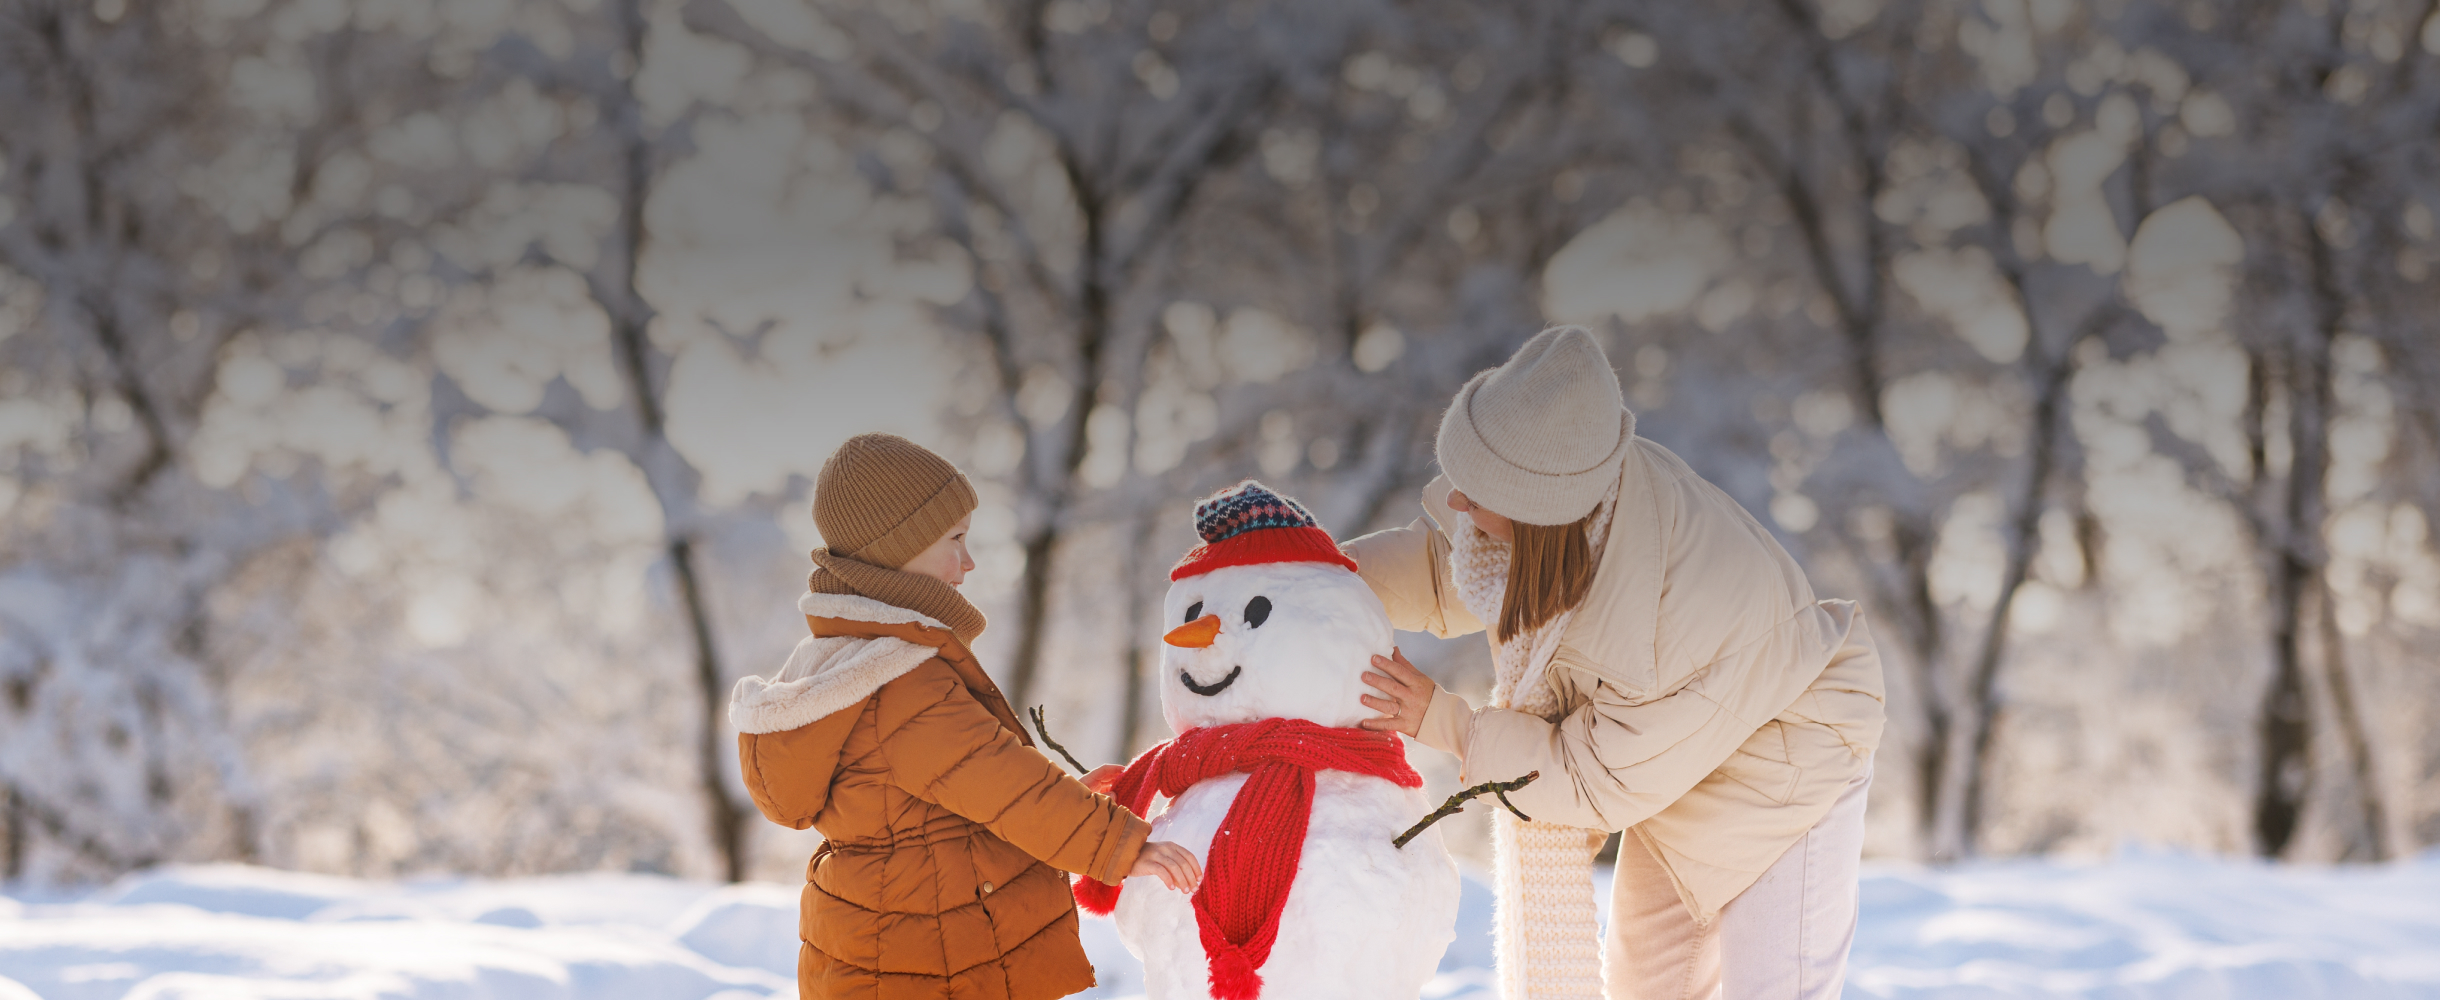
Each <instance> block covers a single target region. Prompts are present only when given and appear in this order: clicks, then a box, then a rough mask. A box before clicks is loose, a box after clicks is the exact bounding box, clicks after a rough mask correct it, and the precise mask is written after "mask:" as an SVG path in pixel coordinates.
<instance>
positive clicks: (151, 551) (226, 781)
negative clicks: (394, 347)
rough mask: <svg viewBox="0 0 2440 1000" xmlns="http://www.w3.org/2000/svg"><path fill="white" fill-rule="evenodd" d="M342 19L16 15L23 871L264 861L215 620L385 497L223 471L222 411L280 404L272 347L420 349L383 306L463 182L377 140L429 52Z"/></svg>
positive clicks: (9, 137)
mask: <svg viewBox="0 0 2440 1000" xmlns="http://www.w3.org/2000/svg"><path fill="white" fill-rule="evenodd" d="M328 13H331V12H330V11H326V10H323V9H321V8H315V7H312V6H310V5H299V4H274V5H269V6H262V7H260V8H259V9H256V10H251V11H247V12H241V13H238V14H235V15H230V14H226V13H222V12H217V11H214V10H211V9H208V8H206V7H204V6H200V5H192V4H171V3H163V4H124V3H95V4H86V3H68V2H54V0H22V2H12V3H8V4H6V5H5V6H0V46H5V49H6V52H7V56H6V58H5V59H0V93H4V94H5V95H6V98H5V100H4V101H0V104H4V105H5V108H4V109H0V135H5V136H6V138H5V139H4V140H0V280H5V282H6V290H5V292H4V293H0V295H4V297H5V298H4V301H5V308H6V310H7V312H6V314H5V315H6V320H5V321H4V322H5V325H0V354H4V355H5V358H6V370H5V374H4V375H0V377H4V378H5V379H6V380H7V382H8V384H7V386H6V387H5V388H6V394H7V396H8V397H9V402H8V404H7V405H8V407H9V408H10V413H11V420H10V421H9V428H10V431H9V439H8V442H7V453H8V459H7V461H8V463H9V466H8V468H9V475H8V479H7V481H6V486H5V488H4V489H5V496H6V506H7V508H8V509H9V511H10V515H9V518H8V522H7V524H8V527H7V529H6V531H5V533H4V534H0V547H4V548H0V551H5V555H0V578H4V579H5V580H6V581H7V583H6V594H7V596H6V598H5V601H0V678H4V680H0V685H4V686H5V690H6V691H7V698H6V704H5V706H0V711H4V712H6V713H7V714H8V717H9V719H10V722H9V724H8V726H7V727H6V728H5V732H6V737H5V739H0V800H5V801H4V802H0V805H4V806H5V815H6V831H5V838H4V839H5V841H6V844H7V861H8V867H7V874H9V875H18V874H24V873H27V872H39V873H45V874H50V875H54V876H56V875H59V874H64V873H76V872H82V873H92V872H108V871H116V870H121V869H125V868H128V867H133V866H138V865H143V864H148V863H153V862H157V861H163V860H169V859H174V858H195V857H221V856H230V857H240V858H245V857H253V856H255V855H256V852H257V849H258V846H259V837H260V830H259V825H258V814H259V812H260V810H261V809H262V808H263V806H264V801H263V796H264V794H265V792H264V789H262V788H261V787H260V786H259V785H258V784H257V783H256V782H255V781H254V780H253V777H252V775H251V774H250V773H249V767H248V764H247V760H246V759H245V754H244V748H243V746H242V743H241V741H240V739H239V738H238V734H237V733H236V732H234V731H233V726H232V720H231V715H232V708H231V706H230V704H229V703H228V700H227V694H228V690H229V687H230V685H231V683H232V682H233V680H234V679H235V674H236V672H237V670H238V667H239V665H238V664H237V663H236V662H234V661H233V660H232V659H231V658H230V657H229V656H228V655H227V654H226V651H225V650H224V649H223V648H222V647H221V643H220V637H219V636H218V635H216V632H215V629H216V626H217V624H218V623H219V620H220V619H219V615H218V614H217V612H216V609H215V607H214V602H215V600H216V599H217V598H218V597H219V596H220V592H221V590H222V588H223V587H224V585H226V584H228V583H229V582H230V581H231V580H233V579H235V578H236V577H238V576H240V575H242V574H244V573H246V572H247V571H248V569H249V567H250V566H251V565H253V564H254V562H255V561H256V560H257V559H258V558H259V557H261V556H262V555H264V554H265V553H267V552H269V551H272V550H273V549H275V548H276V547H278V546H279V545H281V544H283V543H284V542H286V541H288V540H290V539H295V538H313V537H317V536H326V535H327V534H328V533H329V532H330V531H332V530H333V529H334V527H335V526H336V525H338V524H340V523H342V522H344V521H345V519H346V518H347V517H348V516H349V515H350V514H351V512H352V511H354V510H356V509H359V507H360V505H361V504H362V503H363V501H364V496H365V494H364V490H365V489H367V488H369V487H370V486H371V484H367V483H364V482H361V481H351V479H350V477H347V476H345V475H327V476H326V475H322V474H319V471H318V470H314V469H306V468H298V467H294V466H291V467H289V468H287V469H284V470H275V469H268V468H266V469H261V470H249V469H246V468H243V467H238V468H231V467H230V464H229V463H228V462H225V461H222V460H221V459H222V458H223V457H224V456H223V455H221V454H219V453H217V452H216V451H215V448H216V446H217V444H218V442H217V441H216V440H215V439H214V438H212V436H211V435H210V434H209V433H208V432H207V427H208V424H209V420H208V416H209V413H210V411H211V410H212V409H213V408H214V407H215V406H217V405H218V403H219V401H220V400H222V399H225V398H227V397H228V396H229V395H231V394H246V393H255V394H263V393H277V392H279V391H280V390H281V383H282V381H283V380H284V379H285V378H286V377H287V375H286V373H283V372H282V371H280V370H279V369H278V368H277V367H276V366H275V367H272V368H269V369H264V368H262V367H260V366H246V365H239V364H237V363H236V361H235V360H234V359H236V358H237V357H238V356H239V355H241V354H247V353H250V352H251V351H252V349H253V347H254V346H256V345H257V344H258V343H259V341H258V339H257V338H259V337H263V336H276V333H275V331H279V330H283V329H289V328H293V327H296V326H302V325H315V326H323V327H326V328H334V329H350V330H362V331H368V332H372V333H379V332H380V331H383V330H385V329H387V330H390V331H391V332H392V333H399V332H400V331H399V328H398V327H396V326H394V325H393V324H392V321H393V320H394V319H395V318H396V316H397V310H396V309H395V308H394V306H393V305H392V301H391V300H390V299H389V298H386V297H385V296H383V295H381V294H377V293H375V292H374V291H373V289H375V288H378V289H380V290H381V291H383V292H390V293H397V292H399V291H400V288H401V286H400V282H401V281H402V278H401V275H400V269H398V268H396V267H394V266H392V263H391V260H390V253H391V251H392V250H393V248H395V247H397V246H399V245H401V242H402V240H403V238H404V237H405V236H406V234H407V233H408V232H409V230H410V227H411V226H412V225H414V224H415V223H416V222H417V221H419V220H420V219H421V218H428V217H430V216H431V215H432V214H433V213H435V212H445V211H447V210H448V209H449V208H450V205H451V202H450V201H449V199H450V197H451V196H453V195H454V194H457V193H459V192H458V191H457V190H456V189H454V188H452V187H451V186H449V185H447V184H444V183H438V182H437V181H436V180H435V179H433V178H430V177H428V176H427V175H426V173H425V172H424V171H423V170H421V169H420V167H421V164H418V163H416V162H414V161H413V160H412V159H411V158H410V159H407V160H405V161H400V160H396V159H385V158H383V157H382V156H380V155H379V154H378V153H377V152H376V151H375V147H376V146H378V145H380V144H381V143H382V142H383V141H385V140H392V141H399V142H406V143H411V141H412V140H411V138H408V137H406V136H403V135H402V134H401V133H399V132H385V131H384V129H385V128H397V127H399V126H400V124H401V123H402V122H408V121H410V120H412V119H413V118H414V117H415V116H416V115H418V114H420V113H423V112H425V111H426V110H427V106H426V102H427V101H429V100H431V99H432V98H434V97H435V96H436V95H438V94H440V93H442V92H444V91H445V90H446V89H447V88H446V87H443V86H441V85H440V81H439V80H438V79H437V78H436V76H435V75H434V72H433V70H432V69H430V68H429V64H428V57H429V56H430V55H431V50H430V47H429V46H428V45H426V44H423V43H421V42H419V41H417V40H414V39H408V38H402V37H398V36H395V35H393V34H391V33H388V32H386V31H384V30H381V28H380V26H378V25H372V24H366V23H360V22H357V21H355V20H353V19H351V18H349V17H348V16H347V13H346V11H344V10H339V11H337V12H336V13H337V14H338V15H339V16H338V17H337V18H336V19H333V18H330V17H327V16H325V15H326V14H328ZM419 197H420V198H421V199H423V200H421V201H419V200H418V199H419ZM410 297H411V296H410Z"/></svg>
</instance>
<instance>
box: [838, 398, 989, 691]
mask: <svg viewBox="0 0 2440 1000" xmlns="http://www.w3.org/2000/svg"><path fill="white" fill-rule="evenodd" d="M974 507H975V496H974V485H973V484H972V483H969V482H967V481H966V475H965V473H962V472H959V471H957V467H956V466H954V465H950V464H949V461H948V460H947V459H944V458H942V457H940V456H939V455H935V454H933V453H932V452H931V451H930V450H928V449H926V448H925V447H924V446H922V445H919V444H916V443H915V442H913V441H909V440H907V439H905V438H902V437H899V436H897V435H895V434H859V435H856V436H855V437H852V438H848V439H847V443H845V444H842V445H840V446H839V450H838V451H835V452H832V453H831V455H830V459H829V460H828V461H826V462H823V463H822V471H821V474H820V475H819V476H818V477H816V478H815V479H814V483H813V527H814V530H816V531H819V532H821V533H822V541H823V542H824V543H826V544H825V545H824V546H823V547H822V548H818V549H815V550H813V563H814V570H813V575H812V576H811V577H810V578H808V579H807V580H806V581H805V587H806V589H808V590H811V591H813V592H814V593H817V594H855V595H858V596H861V597H869V598H872V599H873V600H876V601H880V602H881V603H883V604H888V605H892V606H895V607H901V608H906V609H908V610H910V611H916V612H921V613H923V614H926V615H930V616H932V617H933V618H935V619H938V620H939V621H940V622H941V624H944V625H947V626H949V630H950V631H952V632H955V633H957V637H958V638H959V639H960V640H962V641H964V642H967V643H969V644H971V643H973V642H974V638H975V636H978V635H981V634H982V633H983V626H984V625H985V624H987V623H986V622H985V620H984V618H983V613H982V612H981V611H979V610H977V609H976V608H975V606H974V605H973V604H971V603H969V602H968V601H967V600H966V598H965V595H963V594H960V593H958V592H957V588H955V587H952V586H950V585H948V584H947V583H943V582H941V581H940V580H936V579H934V578H932V577H928V576H924V575H922V574H920V573H906V572H901V571H900V570H899V569H898V567H900V566H903V565H906V562H907V560H909V559H913V558H915V557H916V556H918V555H921V554H922V553H923V550H925V549H927V548H930V547H932V543H934V542H937V541H940V539H941V537H942V536H944V535H947V534H948V533H949V529H950V528H952V527H955V526H956V525H957V520H958V518H961V517H964V516H966V515H967V514H968V513H971V512H972V511H973V510H974Z"/></svg>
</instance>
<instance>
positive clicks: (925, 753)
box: [729, 594, 1151, 1000]
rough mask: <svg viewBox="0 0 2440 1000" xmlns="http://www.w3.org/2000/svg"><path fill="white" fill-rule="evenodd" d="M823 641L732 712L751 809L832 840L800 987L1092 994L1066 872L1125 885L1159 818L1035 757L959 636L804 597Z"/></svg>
mask: <svg viewBox="0 0 2440 1000" xmlns="http://www.w3.org/2000/svg"><path fill="white" fill-rule="evenodd" d="M799 607H800V608H801V609H802V610H803V611H804V612H805V616H806V620H807V622H808V623H809V624H811V625H812V627H813V635H812V636H811V637H809V638H807V639H806V640H805V641H804V642H802V643H800V644H798V646H797V649H796V651H795V653H794V654H792V655H791V656H790V657H789V660H788V665H787V666H786V667H784V668H782V669H781V671H780V672H779V674H777V675H776V676H773V677H769V678H763V677H748V678H745V679H744V680H742V681H739V682H738V685H737V690H736V693H735V695H734V696H733V697H732V699H731V701H730V705H729V719H730V721H731V722H732V723H734V724H735V725H736V726H737V731H738V737H737V751H738V757H739V762H740V763H741V764H742V765H743V767H744V769H745V779H746V787H747V788H748V789H750V790H751V791H752V792H753V795H754V804H755V805H756V806H758V807H760V808H761V809H762V813H763V815H764V816H767V817H770V819H771V821H772V822H775V823H781V824H785V825H787V826H789V827H793V828H795V829H799V830H802V829H804V828H806V827H808V826H811V827H813V828H815V829H817V830H819V831H820V832H821V833H822V836H823V837H824V838H825V842H824V843H823V845H822V846H821V848H820V849H819V850H817V851H815V852H814V856H813V860H812V862H811V863H810V864H809V865H808V866H807V867H806V871H805V894H804V903H803V907H802V909H801V911H800V915H799V917H798V936H799V937H800V938H801V939H803V942H804V945H803V947H801V948H800V949H799V950H798V953H797V990H798V993H799V995H800V996H803V997H806V998H814V997H825V998H828V997H842V998H844V997H855V998H874V1000H879V998H919V997H923V998H928V997H960V998H964V997H973V998H978V1000H981V998H993V1000H998V998H1006V1000H1032V998H1036V997H1059V996H1066V995H1068V994H1071V993H1075V992H1077V991H1080V990H1084V989H1087V988H1089V987H1091V986H1092V985H1093V967H1092V965H1091V964H1090V963H1088V962H1087V961H1086V960H1085V956H1084V948H1083V946H1082V945H1081V944H1080V943H1079V942H1078V940H1077V934H1076V907H1075V901H1074V898H1073V897H1072V896H1071V895H1070V894H1069V891H1068V885H1067V879H1066V878H1065V877H1064V876H1062V875H1061V874H1060V872H1062V871H1067V872H1076V873H1079V874H1082V875H1085V876H1088V877H1090V878H1093V879H1095V880H1098V881H1101V882H1105V883H1109V884H1113V885H1115V884H1117V883H1118V882H1120V881H1121V880H1122V879H1123V878H1124V877H1125V876H1126V873H1127V870H1128V869H1129V868H1130V867H1132V866H1133V865H1134V864H1135V856H1136V854H1137V853H1138V852H1140V851H1141V850H1142V849H1143V845H1144V839H1145V837H1146V835H1148V834H1149V833H1150V832H1151V826H1150V825H1148V824H1146V823H1145V822H1144V821H1143V820H1141V819H1138V818H1136V816H1135V815H1134V814H1133V813H1130V812H1128V811H1127V810H1126V809H1124V808H1122V807H1120V806H1119V805H1118V804H1117V803H1115V802H1113V801H1111V799H1110V798H1109V797H1108V796H1105V795H1097V794H1095V793H1093V792H1092V791H1090V790H1088V789H1086V788H1085V787H1084V785H1082V784H1081V783H1079V782H1077V781H1076V780H1075V779H1073V778H1069V777H1067V776H1066V775H1065V774H1064V773H1063V772H1061V771H1060V770H1059V768H1058V766H1057V765H1055V764H1052V763H1051V762H1050V761H1049V760H1048V759H1046V758H1044V757H1043V756H1042V755H1041V754H1040V753H1038V752H1036V751H1035V750H1033V749H1031V748H1032V746H1033V741H1032V740H1030V739H1027V738H1026V736H1025V732H1024V730H1023V729H1021V728H1019V727H1018V724H1017V720H1016V716H1015V715H1014V714H1013V713H1011V712H1010V711H1009V709H1008V701H1007V699H1006V698H1003V697H1002V696H1001V695H1000V691H999V688H998V687H997V686H996V685H994V684H992V682H991V678H990V677H988V676H986V675H985V674H984V673H983V670H982V667H981V666H979V665H978V664H976V663H975V660H974V655H973V654H972V653H970V652H968V651H967V649H966V647H965V645H964V644H963V643H961V642H959V641H958V640H957V638H956V636H955V635H953V634H952V633H951V632H950V631H949V630H948V629H947V628H946V627H944V626H942V625H941V624H940V623H939V622H937V621H934V620H932V619H930V618H926V617H924V616H923V615H920V614H916V613H915V612H912V611H907V610H905V609H902V608H896V607H892V606H890V605H887V604H882V603H880V602H878V601H873V600H869V599H866V598H862V597H854V596H839V595H829V594H808V595H806V596H805V597H804V599H803V600H802V601H801V602H800V604H799Z"/></svg>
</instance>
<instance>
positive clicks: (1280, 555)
mask: <svg viewBox="0 0 2440 1000" xmlns="http://www.w3.org/2000/svg"><path fill="white" fill-rule="evenodd" d="M1195 534H1197V535H1201V536H1203V541H1202V543H1201V544H1199V545H1196V546H1195V547H1194V548H1192V549H1188V550H1187V551H1186V556H1185V558H1182V559H1179V560H1178V565H1177V566H1176V567H1175V568H1173V569H1171V570H1170V571H1169V579H1170V581H1171V582H1173V583H1174V582H1176V581H1179V580H1183V579H1186V578H1187V577H1190V576H1195V575H1197V574H1201V573H1209V572H1211V571H1213V570H1216V569H1220V568H1222V567H1226V566H1251V565H1253V564H1255V563H1279V562H1319V563H1336V564H1338V565H1341V566H1345V567H1347V570H1348V571H1349V572H1354V571H1355V569H1356V561H1355V560H1353V559H1350V558H1348V557H1347V553H1345V552H1341V551H1339V543H1337V542H1334V541H1331V540H1330V533H1329V532H1327V531H1324V530H1322V525H1321V522H1319V521H1316V520H1314V519H1313V515H1312V513H1310V512H1308V511H1306V510H1305V508H1304V505H1302V504H1299V503H1297V502H1296V501H1294V500H1291V499H1288V498H1287V497H1283V496H1280V495H1279V494H1277V493H1273V492H1271V489H1270V487H1267V486H1264V485H1263V484H1261V483H1258V482H1255V481H1253V480H1251V479H1248V480H1245V481H1243V482H1240V483H1238V484H1237V485H1235V486H1231V487H1229V488H1228V489H1225V490H1221V491H1220V492H1218V493H1215V494H1212V495H1211V497H1210V498H1209V499H1206V500H1204V501H1203V502H1202V503H1198V504H1196V505H1195Z"/></svg>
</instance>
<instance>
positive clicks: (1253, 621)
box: [1245, 597, 1271, 628]
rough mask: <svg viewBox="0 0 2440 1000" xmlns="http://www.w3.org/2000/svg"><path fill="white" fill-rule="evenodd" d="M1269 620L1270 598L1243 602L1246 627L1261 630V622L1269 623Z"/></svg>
mask: <svg viewBox="0 0 2440 1000" xmlns="http://www.w3.org/2000/svg"><path fill="white" fill-rule="evenodd" d="M1270 619H1271V599H1270V598H1268V597H1257V598H1255V599H1253V600H1251V601H1247V602H1245V623H1246V624H1247V625H1251V626H1253V627H1255V628H1261V627H1262V623H1263V622H1266V621H1269V620H1270Z"/></svg>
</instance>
